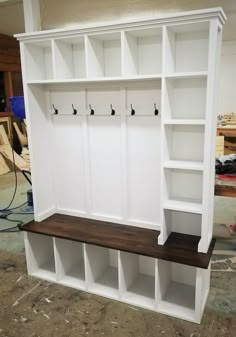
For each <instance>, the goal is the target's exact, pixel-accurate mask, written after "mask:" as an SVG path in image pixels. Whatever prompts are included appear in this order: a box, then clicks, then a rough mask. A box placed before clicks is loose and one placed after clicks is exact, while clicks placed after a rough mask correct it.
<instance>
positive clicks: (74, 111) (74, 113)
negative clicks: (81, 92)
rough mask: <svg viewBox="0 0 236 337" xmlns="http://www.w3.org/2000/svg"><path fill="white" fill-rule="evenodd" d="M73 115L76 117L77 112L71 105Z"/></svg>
mask: <svg viewBox="0 0 236 337" xmlns="http://www.w3.org/2000/svg"><path fill="white" fill-rule="evenodd" d="M72 109H73V115H77V110H76V109H75V108H74V104H72Z"/></svg>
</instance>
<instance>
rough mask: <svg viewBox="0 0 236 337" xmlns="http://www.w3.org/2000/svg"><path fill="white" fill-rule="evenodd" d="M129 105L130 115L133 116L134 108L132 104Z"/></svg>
mask: <svg viewBox="0 0 236 337" xmlns="http://www.w3.org/2000/svg"><path fill="white" fill-rule="evenodd" d="M130 107H131V115H132V116H133V115H135V110H134V109H133V107H132V104H130Z"/></svg>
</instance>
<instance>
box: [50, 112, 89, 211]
mask: <svg viewBox="0 0 236 337" xmlns="http://www.w3.org/2000/svg"><path fill="white" fill-rule="evenodd" d="M52 121H53V153H52V156H53V178H54V189H55V198H56V200H57V207H58V208H59V209H60V210H63V209H64V210H68V211H69V210H71V211H78V212H81V213H83V212H86V211H87V210H86V207H85V173H84V168H83V167H84V166H83V160H84V159H83V155H82V153H83V151H82V150H83V141H82V125H81V122H82V121H81V117H80V116H60V115H56V116H52Z"/></svg>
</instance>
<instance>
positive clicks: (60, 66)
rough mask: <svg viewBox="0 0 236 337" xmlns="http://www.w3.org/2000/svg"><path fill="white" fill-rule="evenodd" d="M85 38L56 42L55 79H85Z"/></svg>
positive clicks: (65, 39)
mask: <svg viewBox="0 0 236 337" xmlns="http://www.w3.org/2000/svg"><path fill="white" fill-rule="evenodd" d="M85 64H86V62H85V42H84V37H78V38H64V39H60V40H55V78H56V79H67V78H68V79H69V78H84V77H86V66H85Z"/></svg>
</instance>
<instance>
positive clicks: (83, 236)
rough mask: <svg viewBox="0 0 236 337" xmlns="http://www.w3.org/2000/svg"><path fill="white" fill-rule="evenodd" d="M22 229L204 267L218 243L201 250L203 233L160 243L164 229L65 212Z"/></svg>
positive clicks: (185, 235) (179, 235) (30, 223)
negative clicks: (161, 230) (142, 226)
mask: <svg viewBox="0 0 236 337" xmlns="http://www.w3.org/2000/svg"><path fill="white" fill-rule="evenodd" d="M21 230H23V231H26V232H30V233H35V234H42V235H47V236H53V237H56V238H61V239H66V240H71V241H78V242H83V243H87V244H92V245H97V246H101V247H105V248H110V249H116V250H121V251H125V252H129V253H134V254H139V255H144V256H148V257H153V258H158V259H161V260H165V261H169V262H175V263H179V264H185V265H188V266H192V267H197V268H203V269H207V268H208V265H209V262H210V259H211V255H212V252H213V249H214V245H215V239H213V240H212V241H211V244H210V246H209V249H208V252H207V253H206V254H205V253H198V252H197V247H198V243H199V241H200V237H199V236H194V235H187V234H180V233H175V232H172V233H171V234H170V236H169V238H168V240H167V241H166V243H165V244H164V245H158V243H157V238H158V236H159V234H160V232H159V231H157V230H152V229H146V228H140V227H134V226H128V225H121V224H115V223H111V222H104V221H99V220H93V219H87V218H79V217H74V216H69V215H61V214H54V215H52V216H50V217H49V218H47V219H46V220H44V221H42V222H36V221H31V222H29V223H28V224H26V225H23V226H22V227H21Z"/></svg>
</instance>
